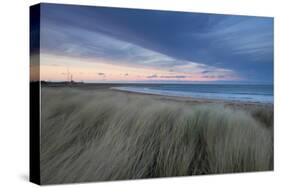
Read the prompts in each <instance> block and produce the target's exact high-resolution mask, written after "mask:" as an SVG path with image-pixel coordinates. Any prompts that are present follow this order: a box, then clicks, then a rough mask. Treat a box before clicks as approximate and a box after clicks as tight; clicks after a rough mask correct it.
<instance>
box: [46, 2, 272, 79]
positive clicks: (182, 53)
mask: <svg viewBox="0 0 281 188" xmlns="http://www.w3.org/2000/svg"><path fill="white" fill-rule="evenodd" d="M41 53H42V54H43V57H48V58H45V59H43V61H42V62H41V63H42V65H43V66H44V65H45V66H49V67H48V71H49V72H50V71H52V70H51V68H50V67H52V66H53V67H54V69H56V70H58V69H57V67H58V66H67V67H70V68H71V69H72V70H73V72H75V74H76V75H75V77H76V78H77V79H78V78H79V79H80V77H81V80H82V79H84V80H85V79H86V80H87V79H88V80H89V81H91V80H92V81H95V80H97V79H99V78H100V79H103V80H107V81H110V80H113V81H114V80H116V79H117V80H123V79H124V80H130V79H132V80H148V81H151V82H153V81H159V80H160V81H169V80H173V81H215V82H218V81H228V82H245V83H248V82H251V83H252V82H253V83H272V82H273V18H268V17H251V16H233V15H219V14H200V13H188V12H172V11H155V10H153V11H152V10H140V9H123V8H122V9H121V8H105V7H92V6H71V5H56V4H43V5H42V7H41ZM44 55H45V56H44ZM62 57H63V58H62ZM52 58H53V59H54V58H57V60H52ZM58 59H62V61H59V60H58ZM72 60H73V61H72ZM78 60H79V61H78ZM54 62H55V63H54ZM77 62H80V64H79V63H77ZM91 62H92V64H91ZM97 63H100V64H99V65H97ZM89 64H91V65H89ZM79 65H80V66H81V67H84V68H87V67H88V69H90V68H91V69H93V70H94V69H95V67H97V69H99V68H98V67H100V69H99V70H97V71H99V72H96V75H95V76H93V78H91V77H90V76H89V75H88V76H84V77H83V76H81V75H85V74H86V72H83V71H84V70H85V69H83V70H82V68H81V67H80V69H79V70H78V68H77V67H78V66H79ZM96 65H97V66H96ZM108 66H109V68H110V66H112V68H111V69H115V68H116V66H121V67H124V69H123V72H122V70H121V69H120V70H118V72H116V71H115V72H114V71H113V72H112V74H111V72H110V71H108V70H106V69H105V67H108ZM75 67H76V68H75ZM136 69H137V70H140V71H139V72H140V73H137V71H136ZM46 70H47V69H46ZM142 71H143V72H144V74H143V75H142V74H141V72H142ZM46 72H47V71H46ZM133 73H134V74H133ZM59 74H60V75H63V74H64V72H60V73H59ZM89 74H90V73H89ZM91 74H92V73H91ZM93 74H94V73H93ZM114 74H115V75H114ZM117 74H119V77H118V76H117ZM52 75H55V73H53V74H52ZM79 75H80V76H79ZM110 75H111V76H110ZM130 75H132V77H131V78H129V76H130ZM121 76H122V78H121ZM123 77H124V78H123ZM49 79H52V78H49Z"/></svg>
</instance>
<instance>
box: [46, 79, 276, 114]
mask: <svg viewBox="0 0 281 188" xmlns="http://www.w3.org/2000/svg"><path fill="white" fill-rule="evenodd" d="M130 85H134V84H114V83H113V84H102V83H101V84H73V85H68V86H66V85H59V84H54V83H53V84H48V87H70V88H76V89H83V90H95V91H97V90H99V91H112V92H118V93H126V94H130V95H135V96H150V97H152V98H154V99H157V100H168V101H175V102H184V103H189V104H221V105H225V106H234V107H255V106H258V107H266V108H269V109H273V106H274V104H272V103H261V102H250V101H229V100H223V99H204V98H193V97H188V96H168V95H159V94H152V93H140V92H134V91H125V90H118V89H114V88H116V87H124V86H130ZM140 85H142V84H140Z"/></svg>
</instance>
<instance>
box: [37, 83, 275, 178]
mask: <svg viewBox="0 0 281 188" xmlns="http://www.w3.org/2000/svg"><path fill="white" fill-rule="evenodd" d="M41 108H42V122H41V123H42V125H41V177H42V179H41V181H42V183H43V184H53V183H56V184H57V183H71V182H84V181H105V180H123V179H139V178H154V177H169V176H186V175H202V174H214V173H232V172H248V171H266V170H272V169H273V128H272V122H273V115H272V112H270V113H271V114H270V113H269V112H268V110H266V109H257V110H256V109H254V110H245V109H237V108H231V107H224V105H222V104H198V105H189V104H187V103H184V102H179V101H168V100H166V101H165V100H160V99H157V98H154V97H151V96H141V95H132V94H128V93H122V92H117V91H110V90H107V91H106V90H104V91H94V90H81V89H80V90H79V89H70V88H54V89H53V88H42V103H41Z"/></svg>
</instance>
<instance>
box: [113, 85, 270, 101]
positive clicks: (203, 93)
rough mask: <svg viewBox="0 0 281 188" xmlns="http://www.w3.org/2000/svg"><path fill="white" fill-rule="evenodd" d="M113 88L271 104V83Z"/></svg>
mask: <svg viewBox="0 0 281 188" xmlns="http://www.w3.org/2000/svg"><path fill="white" fill-rule="evenodd" d="M113 89H117V90H122V91H130V92H137V93H146V94H156V95H164V96H178V97H192V98H196V99H214V100H226V101H242V102H258V103H272V104H273V85H253V84H249V85H246V84H243V85H242V84H135V85H134V84H130V85H125V86H120V87H113Z"/></svg>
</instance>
